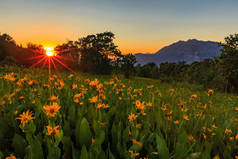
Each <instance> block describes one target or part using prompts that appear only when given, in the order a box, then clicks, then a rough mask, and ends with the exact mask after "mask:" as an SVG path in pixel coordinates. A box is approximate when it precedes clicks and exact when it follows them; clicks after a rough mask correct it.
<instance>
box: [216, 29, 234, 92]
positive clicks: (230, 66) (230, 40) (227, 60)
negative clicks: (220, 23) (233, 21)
mask: <svg viewBox="0 0 238 159" xmlns="http://www.w3.org/2000/svg"><path fill="white" fill-rule="evenodd" d="M221 46H222V49H221V55H220V68H221V72H222V75H223V76H224V77H225V79H226V80H227V90H229V91H232V90H234V91H235V92H237V93H238V34H234V35H230V36H228V37H225V42H224V43H221Z"/></svg>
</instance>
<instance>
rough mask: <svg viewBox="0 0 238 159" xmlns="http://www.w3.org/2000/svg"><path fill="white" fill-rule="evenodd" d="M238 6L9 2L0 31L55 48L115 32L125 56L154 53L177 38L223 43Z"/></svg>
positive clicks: (151, 0) (1, 12)
mask: <svg viewBox="0 0 238 159" xmlns="http://www.w3.org/2000/svg"><path fill="white" fill-rule="evenodd" d="M214 4H215V5H214ZM237 6H238V1H234V0H227V1H222V0H210V1H206V0H201V1H191V0H180V1H169V0H168V1H164V0H156V1H155V0H147V1H144V0H137V1H129V0H120V1H111V0H100V1H98V0H80V1H78V0H69V1H65V0H31V1H27V0H6V1H1V5H0V19H1V25H0V32H1V33H7V34H9V35H11V36H12V37H13V38H14V39H15V40H16V42H17V43H18V44H23V45H25V44H26V43H27V42H32V43H38V44H39V43H41V44H43V45H45V46H46V45H47V46H56V45H57V44H61V43H64V42H67V40H77V39H78V38H80V37H84V36H87V35H89V34H96V33H101V32H105V31H111V32H113V33H114V34H115V37H116V39H115V44H116V45H118V46H119V49H120V50H121V51H122V53H123V54H126V53H155V52H157V51H158V50H159V49H161V48H162V47H164V46H167V45H169V44H172V43H174V42H177V41H179V40H188V39H198V40H205V41H206V40H211V41H223V39H224V37H226V36H228V35H229V34H234V33H236V32H237V28H238V21H237V20H235V19H237V15H238V10H237Z"/></svg>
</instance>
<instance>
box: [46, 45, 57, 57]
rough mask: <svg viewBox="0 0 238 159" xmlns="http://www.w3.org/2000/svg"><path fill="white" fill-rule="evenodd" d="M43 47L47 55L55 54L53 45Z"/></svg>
mask: <svg viewBox="0 0 238 159" xmlns="http://www.w3.org/2000/svg"><path fill="white" fill-rule="evenodd" d="M44 49H45V54H46V55H47V56H48V57H51V56H55V52H54V47H44Z"/></svg>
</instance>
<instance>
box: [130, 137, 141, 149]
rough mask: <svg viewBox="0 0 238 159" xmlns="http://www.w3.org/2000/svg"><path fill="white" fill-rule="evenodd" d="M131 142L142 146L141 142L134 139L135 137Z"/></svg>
mask: <svg viewBox="0 0 238 159" xmlns="http://www.w3.org/2000/svg"><path fill="white" fill-rule="evenodd" d="M132 142H133V144H135V145H138V146H139V147H141V146H142V143H141V142H139V141H136V140H135V139H133V140H132Z"/></svg>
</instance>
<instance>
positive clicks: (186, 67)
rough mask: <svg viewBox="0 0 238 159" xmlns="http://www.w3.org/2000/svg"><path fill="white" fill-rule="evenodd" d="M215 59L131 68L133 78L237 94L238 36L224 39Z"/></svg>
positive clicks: (149, 64)
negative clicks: (200, 86) (181, 83)
mask: <svg viewBox="0 0 238 159" xmlns="http://www.w3.org/2000/svg"><path fill="white" fill-rule="evenodd" d="M220 45H221V46H222V49H221V54H220V56H218V57H214V58H211V59H205V60H203V61H200V62H193V63H192V64H187V63H186V62H184V61H181V62H178V63H168V62H164V63H161V64H160V65H159V66H157V65H156V64H155V63H148V64H145V65H143V66H141V65H137V66H136V67H135V74H136V75H137V76H142V77H148V78H154V79H159V80H161V81H162V82H189V83H193V84H199V85H202V86H203V87H204V88H207V89H208V88H210V89H216V90H219V91H223V92H233V93H238V34H234V35H229V36H227V37H225V40H224V42H223V43H220Z"/></svg>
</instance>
